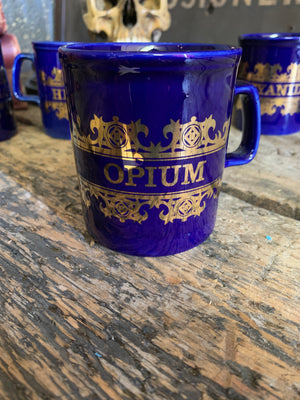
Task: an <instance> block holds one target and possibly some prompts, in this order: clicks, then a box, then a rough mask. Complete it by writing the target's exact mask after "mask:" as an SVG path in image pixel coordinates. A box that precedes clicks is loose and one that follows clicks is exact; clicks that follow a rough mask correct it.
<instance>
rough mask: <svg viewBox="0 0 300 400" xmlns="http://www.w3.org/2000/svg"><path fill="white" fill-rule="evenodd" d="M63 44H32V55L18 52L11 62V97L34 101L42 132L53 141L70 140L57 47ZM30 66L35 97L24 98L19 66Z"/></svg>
mask: <svg viewBox="0 0 300 400" xmlns="http://www.w3.org/2000/svg"><path fill="white" fill-rule="evenodd" d="M63 44H65V43H63V42H33V43H32V46H33V50H34V54H31V53H21V54H19V55H18V56H17V57H16V58H15V61H14V66H13V72H12V81H13V82H12V84H13V91H14V95H15V97H16V98H17V99H18V100H20V101H28V102H34V103H36V104H38V105H39V106H40V109H41V113H42V120H43V126H44V129H45V132H46V133H47V134H48V135H49V136H52V137H53V138H57V139H70V138H71V135H70V128H69V121H68V110H67V104H66V94H65V88H64V83H63V78H62V69H61V64H60V61H59V56H58V48H59V47H60V46H62V45H63ZM25 60H29V61H31V62H32V63H33V64H34V67H35V71H36V77H37V83H38V95H26V94H23V93H22V90H21V87H20V75H21V69H22V64H23V62H24V61H25Z"/></svg>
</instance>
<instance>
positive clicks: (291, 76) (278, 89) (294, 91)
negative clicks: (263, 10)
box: [233, 33, 300, 135]
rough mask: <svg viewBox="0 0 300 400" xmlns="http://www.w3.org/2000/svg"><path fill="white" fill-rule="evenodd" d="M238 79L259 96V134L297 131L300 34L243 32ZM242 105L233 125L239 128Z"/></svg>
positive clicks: (240, 41) (299, 117) (238, 108)
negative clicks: (250, 86) (254, 88)
mask: <svg viewBox="0 0 300 400" xmlns="http://www.w3.org/2000/svg"><path fill="white" fill-rule="evenodd" d="M239 43H240V45H241V47H242V49H243V53H242V59H241V64H240V67H239V72H238V78H239V79H244V80H246V81H248V82H249V83H251V84H253V85H254V86H255V87H256V88H257V90H258V92H259V97H260V105H261V133H262V134H265V135H287V134H291V133H295V132H298V131H300V33H261V34H256V33H255V34H246V35H242V36H240V38H239ZM241 113H242V108H241V104H239V103H237V106H236V111H235V112H234V117H233V124H234V125H235V126H237V127H238V128H241Z"/></svg>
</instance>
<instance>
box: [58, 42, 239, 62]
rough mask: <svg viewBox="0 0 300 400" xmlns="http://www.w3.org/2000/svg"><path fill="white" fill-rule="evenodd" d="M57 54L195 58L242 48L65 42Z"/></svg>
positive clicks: (208, 44)
mask: <svg viewBox="0 0 300 400" xmlns="http://www.w3.org/2000/svg"><path fill="white" fill-rule="evenodd" d="M155 47H159V48H160V49H157V51H155V52H152V51H151V50H153V48H155ZM144 48H145V49H144ZM148 48H149V49H148ZM164 48H165V49H164ZM143 49H144V51H143ZM59 53H60V54H62V55H66V56H70V55H72V56H77V57H80V58H88V59H95V56H96V55H97V56H98V55H101V58H110V57H114V58H131V57H138V58H141V59H144V58H145V59H147V58H149V57H153V56H154V57H155V58H156V57H157V58H170V57H172V58H173V57H175V58H176V59H187V58H197V59H198V58H206V57H211V56H212V57H216V56H220V57H226V56H233V55H234V56H239V55H241V53H242V49H241V47H239V46H232V45H226V44H212V43H167V42H98V43H97V42H96V43H87V42H86V43H83V42H73V43H70V42H69V43H67V44H65V45H62V46H61V47H60V48H59Z"/></svg>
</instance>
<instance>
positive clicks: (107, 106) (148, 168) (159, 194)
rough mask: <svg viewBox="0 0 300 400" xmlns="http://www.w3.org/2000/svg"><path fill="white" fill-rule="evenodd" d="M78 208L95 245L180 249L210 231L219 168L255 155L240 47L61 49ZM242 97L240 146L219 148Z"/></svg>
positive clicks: (150, 251)
mask: <svg viewBox="0 0 300 400" xmlns="http://www.w3.org/2000/svg"><path fill="white" fill-rule="evenodd" d="M59 52H60V57H61V62H62V66H63V72H64V78H65V87H66V94H67V103H68V108H69V119H70V127H71V132H72V139H73V144H74V153H75V160H76V165H77V171H78V177H79V182H80V189H81V195H82V203H83V211H84V217H85V221H86V225H87V228H88V231H89V232H90V234H91V235H92V236H93V237H94V238H95V239H96V240H97V241H99V242H100V243H101V244H103V245H105V246H107V247H109V248H111V249H114V250H117V251H120V252H124V253H129V254H134V255H143V256H144V255H149V256H161V255H167V254H173V253H178V252H181V251H184V250H187V249H189V248H192V247H194V246H196V245H198V244H199V243H201V242H202V241H204V240H205V239H206V238H207V237H208V236H209V235H210V234H211V232H212V231H213V228H214V224H215V219H216V212H217V203H218V194H219V190H220V186H221V179H222V173H223V169H224V166H225V165H226V166H230V165H239V164H245V163H247V162H249V161H250V160H251V159H252V158H253V157H254V155H255V153H256V150H257V146H258V141H259V134H260V118H259V117H260V116H259V100H258V95H257V91H256V89H255V88H253V87H252V86H251V85H246V86H243V85H242V86H241V85H236V74H237V68H238V63H239V59H240V54H241V50H240V49H237V48H232V47H227V46H211V45H180V44H177V45H176V44H173V45H171V44H152V43H149V44H120V43H113V44H107V43H106V44H104V43H99V44H86V45H82V44H81V45H78V44H77V45H69V46H65V47H63V48H60V50H59ZM238 93H243V94H245V95H246V96H245V97H246V101H245V107H246V121H245V131H244V135H243V140H242V143H241V146H240V148H239V150H238V151H237V152H236V153H233V154H226V147H227V140H228V133H229V127H230V120H231V110H232V102H233V96H234V94H238Z"/></svg>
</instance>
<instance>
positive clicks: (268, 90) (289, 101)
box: [237, 62, 300, 115]
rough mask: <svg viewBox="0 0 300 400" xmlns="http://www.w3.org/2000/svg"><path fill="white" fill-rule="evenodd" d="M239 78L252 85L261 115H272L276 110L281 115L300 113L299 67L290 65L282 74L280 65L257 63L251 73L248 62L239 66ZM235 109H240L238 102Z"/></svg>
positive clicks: (293, 64) (295, 64)
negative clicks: (256, 95)
mask: <svg viewBox="0 0 300 400" xmlns="http://www.w3.org/2000/svg"><path fill="white" fill-rule="evenodd" d="M239 78H240V79H245V80H247V81H248V82H250V83H252V84H253V85H254V86H255V87H256V88H257V90H258V93H259V97H260V104H261V114H268V115H272V114H274V113H275V112H276V111H277V110H278V109H280V113H281V114H282V115H287V114H290V115H293V114H295V113H299V112H300V65H299V64H297V63H292V64H290V65H289V66H288V67H287V69H286V72H282V67H281V65H280V64H275V65H270V64H261V63H258V64H256V65H255V66H254V70H253V72H250V71H249V64H248V62H244V63H242V64H241V66H240V69H239ZM237 108H241V103H240V102H239V103H238V105H237Z"/></svg>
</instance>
